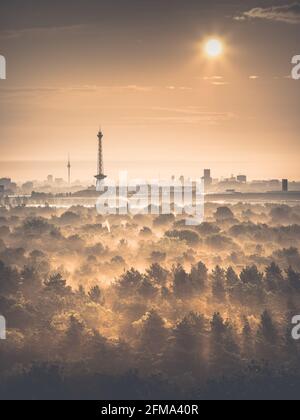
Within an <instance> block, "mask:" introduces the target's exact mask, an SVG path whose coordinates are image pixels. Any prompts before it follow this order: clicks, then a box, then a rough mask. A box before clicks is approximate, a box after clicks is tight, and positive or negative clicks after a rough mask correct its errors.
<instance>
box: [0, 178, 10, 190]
mask: <svg viewBox="0 0 300 420" xmlns="http://www.w3.org/2000/svg"><path fill="white" fill-rule="evenodd" d="M0 185H2V186H3V187H4V189H5V190H8V189H9V187H10V185H11V179H10V178H1V179H0Z"/></svg>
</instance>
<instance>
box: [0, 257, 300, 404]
mask: <svg viewBox="0 0 300 420" xmlns="http://www.w3.org/2000/svg"><path fill="white" fill-rule="evenodd" d="M42 267H43V261H42V260H39V261H38V262H37V261H36V262H35V263H33V264H32V266H31V267H24V269H23V270H18V269H16V268H12V267H9V266H6V265H5V264H4V263H2V262H0V308H1V314H2V315H4V316H5V317H6V319H7V323H8V325H7V326H8V336H7V340H6V341H2V342H0V372H1V377H0V397H1V399H78V398H80V399H179V398H185V399H190V398H194V399H198V398H199V399H202V398H205V399H220V398H221V399H240V398H243V399H247V398H249V399H260V398H264V399H266V398H267V399H298V398H299V386H300V371H299V370H300V369H299V368H300V364H299V355H300V354H299V353H300V352H299V350H300V344H299V343H298V342H297V341H294V340H293V339H292V336H291V330H292V325H291V319H292V317H293V316H294V315H297V307H298V308H299V299H300V273H298V272H296V271H294V270H293V269H292V268H289V269H288V270H286V271H284V272H283V271H281V270H280V268H279V266H277V265H276V264H275V263H272V264H270V265H269V266H268V267H266V269H265V271H264V272H260V271H259V270H258V269H257V267H256V266H251V267H245V268H244V269H242V270H241V272H240V273H237V272H236V271H235V270H234V269H233V268H231V267H229V268H227V269H226V270H224V269H222V268H221V267H219V266H217V267H215V269H214V270H212V271H211V272H209V271H208V269H207V268H206V266H205V265H204V264H203V263H201V262H199V263H198V264H195V265H193V266H192V268H191V270H190V271H186V270H185V269H184V268H183V267H182V266H181V265H178V266H174V267H173V269H172V270H167V269H165V268H163V267H162V266H161V265H159V264H158V263H155V264H152V265H151V266H150V267H149V269H148V270H147V271H146V272H145V273H143V274H142V273H140V272H139V271H136V270H134V269H132V270H129V271H127V272H124V274H123V275H122V276H121V277H120V278H119V279H117V280H116V281H115V282H113V283H112V284H111V285H110V286H108V287H106V288H100V287H99V286H94V287H91V288H90V289H88V290H85V288H84V287H79V289H77V290H73V289H72V288H71V287H69V286H68V285H67V283H66V281H65V280H64V278H63V276H62V274H60V273H56V274H53V273H52V274H51V275H49V276H46V278H45V277H44V272H43V269H42ZM39 269H40V273H39ZM41 273H42V274H41Z"/></svg>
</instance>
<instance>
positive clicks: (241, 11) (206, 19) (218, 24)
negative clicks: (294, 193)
mask: <svg viewBox="0 0 300 420" xmlns="http://www.w3.org/2000/svg"><path fill="white" fill-rule="evenodd" d="M0 28H1V29H0V54H2V55H4V56H5V57H6V59H7V63H8V67H7V75H8V78H7V80H6V81H0V106H1V114H0V145H1V157H0V160H1V161H16V160H17V161H20V160H21V161H22V160H38V161H41V160H42V161H43V160H45V161H49V160H53V161H54V160H60V161H63V160H65V159H66V158H67V155H68V153H69V152H70V153H71V157H72V161H73V162H75V164H74V167H75V169H74V170H75V174H74V176H75V177H76V175H78V176H81V177H82V172H83V171H82V168H81V169H80V165H79V164H78V165H77V173H76V161H78V162H79V161H91V167H92V169H93V168H96V164H95V165H94V167H93V161H95V159H96V140H97V138H96V134H97V130H98V128H99V124H101V125H102V128H103V131H104V134H105V139H104V141H105V145H104V148H105V149H104V150H105V161H106V165H105V166H106V172H107V173H108V174H109V172H110V170H115V169H116V162H122V167H121V169H125V166H128V168H127V169H128V170H129V171H130V170H131V169H132V170H135V171H137V172H138V169H136V168H137V167H138V166H137V165H139V164H140V165H141V167H143V169H144V172H145V168H147V171H146V172H147V176H149V177H151V176H152V175H153V177H155V176H156V175H157V173H158V172H161V173H164V171H165V172H169V173H176V174H177V173H178V174H180V173H182V172H184V173H186V174H187V175H197V171H198V167H199V173H201V172H202V169H203V167H211V168H212V170H213V174H214V176H221V175H224V176H228V175H230V174H231V173H235V174H237V173H246V174H248V175H249V176H250V178H255V179H257V178H274V177H277V178H281V177H289V178H293V179H300V165H299V154H300V141H299V136H300V123H299V117H298V114H299V105H300V104H299V102H300V96H299V94H300V81H298V82H297V81H294V80H291V78H290V77H289V76H290V73H291V69H292V65H291V58H292V56H294V55H296V54H300V6H299V4H298V3H295V2H294V1H291V2H287V1H284V2H283V1H276V0H273V1H252V0H245V1H234V0H233V1H226V0H222V1H213V0H212V1H199V0H151V1H150V0H97V1H96V0H85V1H84V0H73V1H72V2H70V0H60V1H53V0H52V1H41V0H40V1H35V0H31V1H30V0H27V1H26V2H24V1H20V0H10V1H4V2H2V3H1V16H0ZM210 37H217V38H219V39H220V40H222V42H223V45H224V54H223V55H222V56H221V57H219V58H217V59H211V58H209V57H207V56H205V55H204V54H203V42H204V41H205V40H206V39H208V38H210ZM144 161H147V162H148V164H147V165H145V164H143V162H144ZM112 162H114V164H112ZM126 162H128V165H127V164H126ZM132 162H136V164H132ZM166 162H168V164H166ZM170 162H171V163H170ZM189 162H193V163H192V164H189ZM197 162H199V166H198V164H197ZM152 164H153V166H152ZM152 167H153V169H152ZM2 168H4V166H2ZM133 168H134V169H133ZM50 169H51V168H49V170H48V168H47V169H45V176H46V175H47V173H46V170H47V171H48V172H50ZM92 169H91V174H90V175H91V178H92V175H94V173H93V171H92ZM8 170H9V169H8V167H7V165H5V173H6V175H11V176H12V177H13V176H14V170H15V167H14V165H13V164H12V166H11V173H7V172H8ZM62 170H63V171H64V170H65V169H64V167H63V169H62ZM152 171H153V174H152ZM31 172H32V173H28V177H32V178H33V177H38V176H40V175H41V176H42V173H41V172H37V173H34V171H31ZM0 175H1V176H3V175H5V174H4V173H3V170H1V163H0ZM88 177H89V173H87V175H86V177H85V178H88Z"/></svg>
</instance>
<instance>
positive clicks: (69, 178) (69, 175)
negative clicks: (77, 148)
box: [67, 155, 71, 185]
mask: <svg viewBox="0 0 300 420" xmlns="http://www.w3.org/2000/svg"><path fill="white" fill-rule="evenodd" d="M67 168H68V184H69V185H70V184H71V161H70V155H69V157H68V165H67Z"/></svg>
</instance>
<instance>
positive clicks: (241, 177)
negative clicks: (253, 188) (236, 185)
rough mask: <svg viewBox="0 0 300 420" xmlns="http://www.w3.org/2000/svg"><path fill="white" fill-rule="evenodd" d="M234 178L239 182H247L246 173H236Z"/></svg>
mask: <svg viewBox="0 0 300 420" xmlns="http://www.w3.org/2000/svg"><path fill="white" fill-rule="evenodd" d="M236 179H237V181H238V182H241V183H243V184H246V183H247V176H246V175H238V176H237V178H236Z"/></svg>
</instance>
